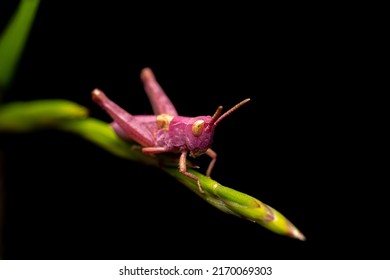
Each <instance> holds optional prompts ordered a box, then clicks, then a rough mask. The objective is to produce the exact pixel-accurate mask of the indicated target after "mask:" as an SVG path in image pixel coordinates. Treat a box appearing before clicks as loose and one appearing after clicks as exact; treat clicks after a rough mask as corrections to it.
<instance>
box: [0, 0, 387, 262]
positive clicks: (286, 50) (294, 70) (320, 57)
mask: <svg viewBox="0 0 390 280" xmlns="http://www.w3.org/2000/svg"><path fill="white" fill-rule="evenodd" d="M2 2H3V1H2ZM15 7H16V1H14V2H12V1H8V2H7V1H5V2H3V4H2V7H1V8H0V13H1V16H0V19H1V22H0V24H1V28H4V26H5V24H6V22H7V20H8V19H9V17H10V16H11V14H12V12H13V11H14V9H15ZM295 8H297V10H299V7H295ZM337 17H338V15H332V17H328V16H324V15H321V14H320V13H319V12H318V11H317V10H312V11H311V13H304V12H303V13H297V12H296V11H295V12H292V11H291V10H289V7H275V8H269V7H255V6H253V7H250V6H247V7H244V6H241V7H236V6H231V7H229V6H226V4H224V6H220V7H218V8H213V7H210V6H209V5H205V4H198V3H195V2H194V3H193V4H192V5H188V7H184V6H183V7H181V6H180V5H178V6H172V7H168V6H164V7H158V6H154V5H152V4H151V3H150V4H148V5H146V6H143V7H141V6H138V5H134V4H127V3H126V4H124V2H123V3H122V2H117V3H114V1H110V2H108V1H107V2H106V3H104V4H98V3H93V2H91V3H88V2H86V1H79V2H77V1H76V2H74V3H70V2H63V1H61V2H58V1H42V3H41V5H40V8H39V12H38V14H37V17H36V20H35V23H34V26H33V29H32V32H31V34H30V37H29V41H28V43H27V47H26V50H25V53H24V56H23V59H22V60H21V64H20V67H19V70H18V74H17V76H16V78H15V82H14V85H13V87H12V88H11V90H10V91H8V92H7V95H6V96H5V98H4V100H3V102H8V101H16V100H34V99H47V98H64V99H69V100H72V101H75V102H78V103H79V104H81V105H83V106H85V107H87V108H89V109H90V114H91V116H93V117H96V118H99V119H101V120H104V121H107V122H109V121H110V118H109V117H108V116H107V115H106V113H105V112H103V111H102V110H101V109H100V108H99V107H98V106H97V105H96V104H94V103H93V102H92V101H91V96H90V92H91V90H92V89H94V88H95V87H99V88H101V89H102V90H104V91H105V92H106V94H107V95H108V96H109V97H110V98H111V99H112V100H114V101H115V102H116V103H118V104H119V105H121V106H122V107H123V108H125V109H126V110H128V111H129V112H130V113H133V114H151V113H152V110H151V108H150V105H149V103H148V100H147V98H146V95H145V93H144V91H143V88H142V85H141V82H140V80H139V74H140V71H141V69H142V68H143V67H151V68H152V69H153V70H154V72H155V75H156V76H157V79H158V81H159V82H160V84H161V85H162V87H163V88H164V90H165V91H166V93H167V94H168V96H169V97H170V98H171V100H172V101H173V103H174V104H175V105H176V108H177V110H178V112H179V114H181V115H186V116H197V115H210V114H213V113H214V111H215V109H216V108H217V106H218V105H224V106H225V108H229V107H231V106H233V105H234V104H236V103H238V102H239V101H241V100H243V99H245V98H247V97H250V98H251V102H250V103H249V104H247V105H245V106H244V107H243V108H241V109H240V110H238V111H237V112H235V113H234V114H232V115H231V116H229V118H227V119H226V120H224V121H223V122H221V124H220V125H219V127H218V129H217V131H216V135H215V138H214V144H213V149H214V150H215V151H216V152H217V153H218V160H217V164H216V167H215V169H214V171H213V172H214V173H213V178H214V179H216V180H217V181H219V182H220V183H221V184H223V185H225V186H229V187H232V188H234V189H236V190H239V191H242V192H245V193H247V194H250V195H252V196H254V197H256V198H258V199H260V200H261V201H263V202H264V203H267V204H269V205H270V206H272V207H274V208H275V209H277V210H278V211H280V212H281V213H283V214H284V215H285V216H286V217H288V218H289V219H290V220H291V221H292V222H293V223H294V224H295V225H296V226H297V227H298V228H299V229H300V230H301V231H302V232H303V233H304V234H305V235H306V237H307V241H305V242H301V241H297V240H293V239H290V238H288V237H284V236H279V235H276V234H274V233H272V232H270V231H268V230H266V229H264V228H262V227H261V226H259V225H257V224H252V223H250V222H248V221H245V220H241V219H238V218H236V217H234V216H230V215H227V214H225V213H222V212H220V211H219V210H217V209H215V208H213V207H212V206H210V205H209V204H207V203H205V202H204V201H203V200H201V199H199V198H198V197H197V196H196V195H194V194H193V193H192V192H191V191H189V190H188V189H186V188H185V187H184V186H183V185H181V184H180V183H178V182H177V181H175V179H173V178H171V177H169V176H168V175H166V174H165V173H163V172H162V171H160V170H158V169H154V168H152V167H146V166H142V165H139V164H136V163H133V162H129V161H126V160H124V159H120V158H117V157H115V156H113V155H111V154H109V153H108V152H106V151H104V150H102V149H100V148H98V147H96V146H94V145H93V144H91V143H89V142H87V141H85V140H83V139H80V138H79V137H77V136H74V135H70V134H65V133H62V132H58V131H41V132H34V133H30V134H24V135H12V134H2V135H0V139H1V140H0V144H1V148H2V150H3V155H4V167H3V169H4V170H3V171H4V184H5V219H4V220H5V222H4V230H3V240H2V241H3V247H4V252H3V257H4V258H6V259H377V258H387V255H386V248H387V249H388V243H387V242H386V240H387V238H386V236H385V221H386V220H385V218H384V219H383V220H381V219H379V218H378V217H379V216H380V214H382V213H383V212H381V211H382V209H381V206H385V204H380V203H378V198H377V197H376V196H377V194H378V192H377V189H376V187H379V188H378V189H384V184H381V183H380V182H377V181H376V176H375V175H374V174H373V172H372V170H371V168H372V165H371V164H374V162H371V164H368V165H367V162H366V161H364V160H363V158H364V157H365V156H366V154H364V153H365V152H362V150H363V149H362V148H363V146H362V145H361V142H359V143H358V141H361V140H362V138H363V137H366V135H363V134H362V135H356V137H355V136H353V137H351V133H352V131H355V128H356V127H357V126H360V125H363V124H364V120H362V119H361V116H360V115H356V114H355V113H356V112H359V113H362V112H364V110H365V108H364V107H363V108H362V107H359V106H360V105H356V104H357V103H358V102H359V101H360V100H359V99H360V97H359V94H358V92H357V91H356V88H358V86H356V84H355V85H354V83H356V82H357V81H356V80H354V79H353V78H351V74H350V73H351V70H353V69H354V67H355V66H356V65H357V64H356V60H354V59H353V57H354V50H353V49H351V48H350V45H349V43H348V40H349V36H350V34H351V30H350V29H349V25H348V24H347V25H338V26H337V27H335V26H333V22H334V20H335V19H334V18H337ZM0 67H1V66H0ZM351 86H353V87H355V88H354V89H351ZM357 107H358V108H357ZM208 162H209V160H208V158H207V156H205V157H201V158H199V159H198V160H197V163H199V164H200V165H201V166H202V168H203V170H205V167H207V164H208ZM361 163H364V164H366V165H367V166H365V167H364V168H363V167H362V165H361ZM376 172H379V173H380V172H381V170H376ZM387 187H388V186H387ZM372 194H374V195H372ZM379 196H380V195H379ZM371 197H372V198H371Z"/></svg>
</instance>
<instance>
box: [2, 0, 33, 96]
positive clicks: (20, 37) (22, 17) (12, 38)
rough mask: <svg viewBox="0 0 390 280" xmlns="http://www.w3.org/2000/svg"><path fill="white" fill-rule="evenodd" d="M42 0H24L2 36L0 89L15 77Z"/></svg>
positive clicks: (6, 86) (5, 86)
mask: <svg viewBox="0 0 390 280" xmlns="http://www.w3.org/2000/svg"><path fill="white" fill-rule="evenodd" d="M39 3H40V0H22V1H20V3H19V6H18V8H17V10H16V12H15V14H14V15H13V17H12V18H11V20H10V21H9V23H8V26H7V27H6V28H5V30H4V32H3V34H1V37H0V89H7V88H8V87H9V86H10V85H11V82H12V80H13V78H14V75H15V72H16V69H17V66H18V62H19V61H20V58H21V56H22V53H23V49H24V46H25V45H26V41H27V38H28V34H29V32H30V29H31V26H32V23H33V21H34V17H35V14H36V12H37V9H38V6H39Z"/></svg>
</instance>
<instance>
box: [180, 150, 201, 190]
mask: <svg viewBox="0 0 390 280" xmlns="http://www.w3.org/2000/svg"><path fill="white" fill-rule="evenodd" d="M179 171H180V173H182V174H183V175H185V176H187V177H188V178H191V179H194V180H195V181H196V183H197V184H198V188H199V191H200V192H201V193H204V190H203V188H202V186H201V185H200V181H199V178H198V177H196V176H195V175H194V174H192V173H190V172H187V151H182V152H181V155H180V161H179Z"/></svg>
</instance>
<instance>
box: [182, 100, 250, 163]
mask: <svg viewBox="0 0 390 280" xmlns="http://www.w3.org/2000/svg"><path fill="white" fill-rule="evenodd" d="M249 100H250V99H249V98H248V99H245V100H243V101H241V102H240V103H238V104H237V105H235V106H234V107H232V108H231V109H230V110H228V111H227V112H225V113H224V114H223V115H222V116H221V113H222V106H219V107H218V109H217V111H216V112H215V113H214V115H213V116H212V117H211V116H202V117H196V118H192V119H191V120H190V121H189V123H188V125H187V133H186V135H187V139H186V143H187V147H188V149H189V151H190V155H191V156H193V157H197V156H199V155H202V154H204V153H205V152H206V151H207V149H209V148H210V147H211V143H212V141H213V136H214V131H215V127H216V126H217V124H218V123H219V122H220V121H221V120H223V119H224V118H226V117H227V116H228V115H230V114H231V113H232V112H234V111H235V110H237V109H238V108H239V107H241V106H242V105H244V104H245V103H247V102H248V101H249Z"/></svg>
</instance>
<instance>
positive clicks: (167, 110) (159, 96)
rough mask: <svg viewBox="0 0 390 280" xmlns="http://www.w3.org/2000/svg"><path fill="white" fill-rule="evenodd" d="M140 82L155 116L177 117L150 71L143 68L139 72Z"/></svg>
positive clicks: (173, 107)
mask: <svg viewBox="0 0 390 280" xmlns="http://www.w3.org/2000/svg"><path fill="white" fill-rule="evenodd" d="M141 80H142V82H143V84H144V89H145V91H146V94H147V95H148V98H149V101H150V104H151V105H152V108H153V112H154V114H155V115H160V114H169V115H172V116H177V115H178V114H177V111H176V109H175V106H173V104H172V102H171V100H170V99H169V98H168V96H167V95H166V94H165V92H164V90H163V89H162V88H161V86H160V84H159V83H158V82H157V80H156V78H155V76H154V74H153V72H152V70H151V69H150V68H144V69H143V70H142V72H141Z"/></svg>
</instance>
